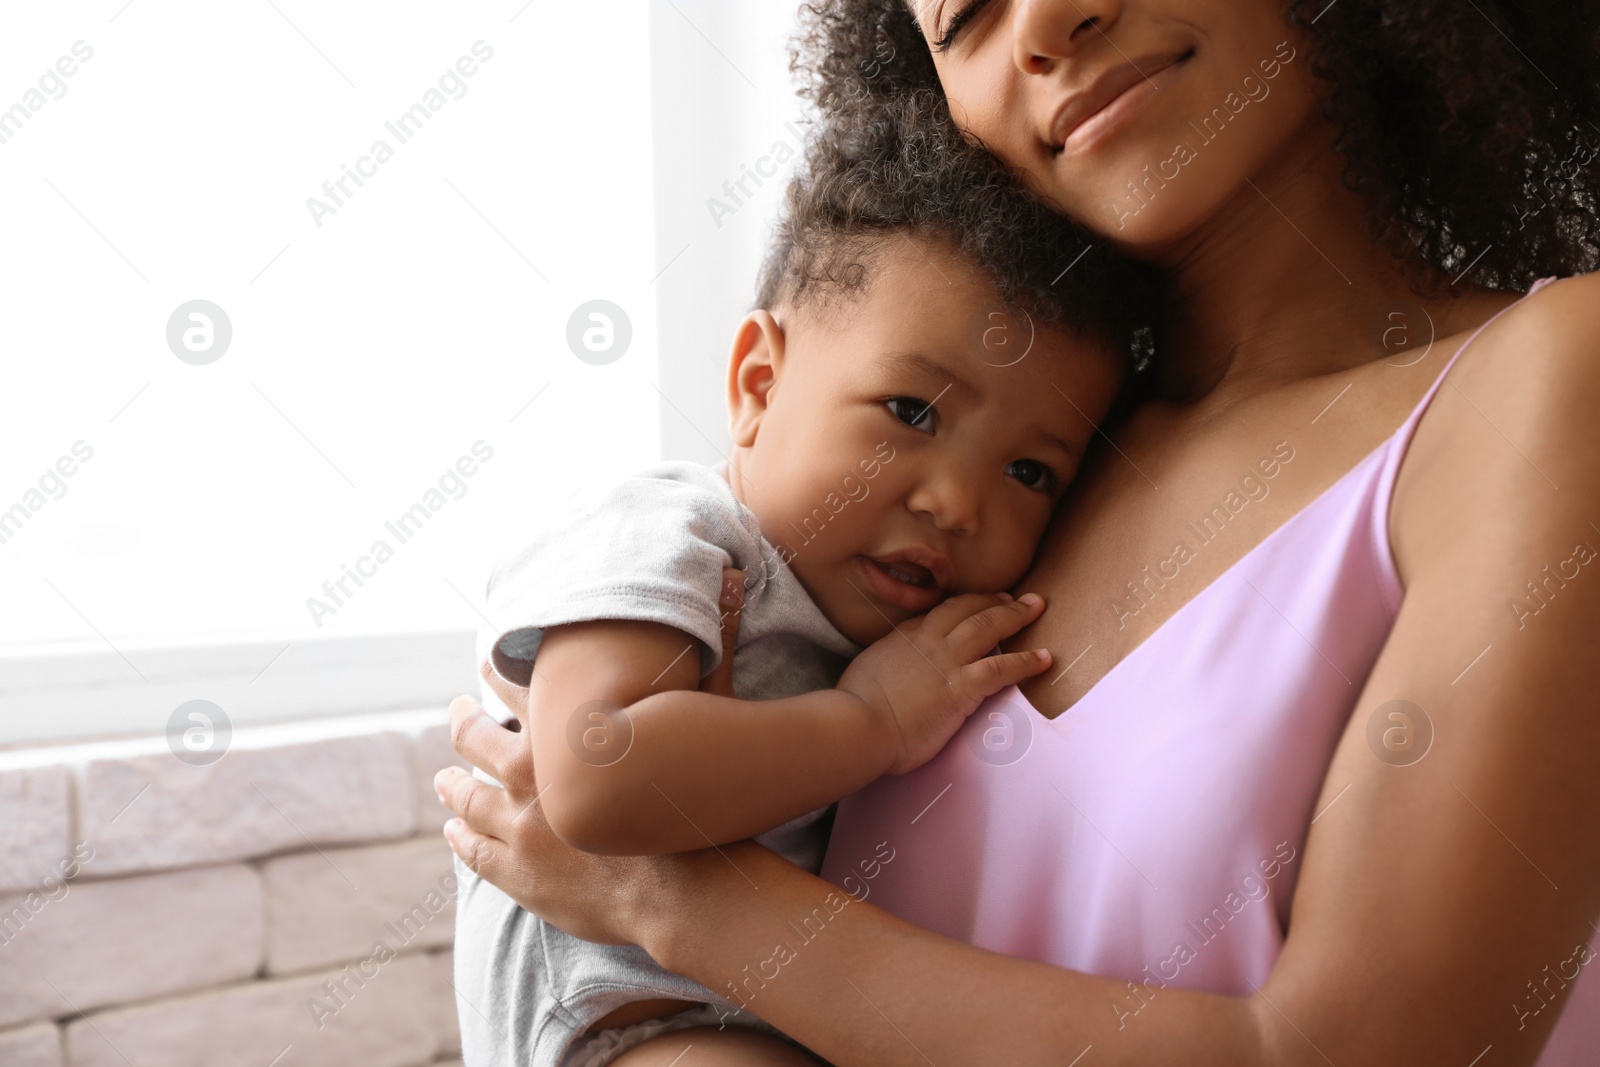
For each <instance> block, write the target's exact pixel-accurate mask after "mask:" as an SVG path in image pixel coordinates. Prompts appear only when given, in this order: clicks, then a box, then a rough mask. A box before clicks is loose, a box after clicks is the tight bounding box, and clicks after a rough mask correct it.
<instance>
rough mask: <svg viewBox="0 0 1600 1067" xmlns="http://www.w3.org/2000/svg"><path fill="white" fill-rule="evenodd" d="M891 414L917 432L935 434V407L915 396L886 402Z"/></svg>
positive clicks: (899, 397)
mask: <svg viewBox="0 0 1600 1067" xmlns="http://www.w3.org/2000/svg"><path fill="white" fill-rule="evenodd" d="M884 405H885V406H886V407H887V408H888V409H889V414H891V415H893V416H894V417H895V418H897V419H899V420H900V421H901V422H903V423H905V424H906V425H907V426H910V427H911V428H913V429H916V430H922V431H925V432H927V433H932V432H933V417H934V414H935V411H934V408H933V405H932V404H930V403H928V402H927V401H926V400H918V399H917V398H916V397H914V396H893V397H890V398H889V399H888V400H885V401H884Z"/></svg>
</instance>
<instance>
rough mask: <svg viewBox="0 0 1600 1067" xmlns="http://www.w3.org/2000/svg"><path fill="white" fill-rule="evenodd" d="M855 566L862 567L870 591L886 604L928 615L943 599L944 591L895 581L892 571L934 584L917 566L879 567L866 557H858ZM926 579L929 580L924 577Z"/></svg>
mask: <svg viewBox="0 0 1600 1067" xmlns="http://www.w3.org/2000/svg"><path fill="white" fill-rule="evenodd" d="M855 562H856V563H857V564H859V565H860V569H861V575H862V579H863V580H864V581H865V582H866V585H867V589H868V590H869V591H870V592H871V593H872V595H873V596H875V597H877V598H878V599H879V600H881V601H883V602H884V603H885V604H889V605H892V606H894V607H897V608H903V609H904V610H906V611H911V612H915V613H917V614H919V615H920V614H922V613H923V612H925V611H931V610H932V609H933V608H934V607H936V606H937V605H938V604H939V602H940V601H942V600H943V599H944V596H945V594H944V590H942V589H939V588H938V587H936V586H932V585H927V586H924V585H915V584H913V583H912V582H908V581H904V580H903V579H902V578H899V577H896V576H895V574H894V573H892V572H891V569H892V570H893V571H898V572H900V573H901V574H903V575H906V576H908V577H911V576H915V577H916V578H918V579H920V580H924V581H931V580H932V579H931V574H930V573H929V572H928V570H927V568H925V567H919V566H917V565H916V564H914V563H879V562H878V561H877V560H874V559H870V558H868V557H867V556H857V557H856V558H855ZM925 575H927V577H924V576H925Z"/></svg>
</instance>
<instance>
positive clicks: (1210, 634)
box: [822, 278, 1600, 1067]
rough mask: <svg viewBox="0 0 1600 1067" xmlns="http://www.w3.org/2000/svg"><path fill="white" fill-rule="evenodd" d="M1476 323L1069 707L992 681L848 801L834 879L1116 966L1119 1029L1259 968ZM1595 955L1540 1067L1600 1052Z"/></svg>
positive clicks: (1014, 943)
mask: <svg viewBox="0 0 1600 1067" xmlns="http://www.w3.org/2000/svg"><path fill="white" fill-rule="evenodd" d="M1552 280H1554V279H1550V278H1546V279H1542V280H1541V281H1540V282H1539V283H1537V284H1536V285H1535V286H1534V287H1533V289H1532V290H1531V291H1530V295H1531V293H1532V292H1536V291H1538V289H1539V288H1541V287H1542V286H1544V285H1545V284H1547V283H1549V282H1550V281H1552ZM1512 306H1515V305H1512ZM1503 313H1504V312H1502V314H1503ZM1490 321H1493V320H1490ZM1485 325H1487V323H1486V324H1485ZM1479 332H1481V328H1480V331H1479ZM1476 337H1477V333H1474V334H1473V336H1472V338H1469V339H1468V341H1467V343H1466V344H1465V345H1463V346H1462V347H1461V349H1460V350H1458V351H1457V353H1456V354H1455V356H1453V357H1452V358H1451V360H1450V362H1449V363H1448V364H1446V366H1445V368H1444V370H1443V371H1442V372H1441V373H1440V375H1439V377H1438V379H1437V380H1436V381H1435V382H1434V383H1433V386H1432V387H1431V388H1430V389H1429V390H1428V392H1427V394H1426V395H1425V396H1424V397H1423V398H1422V400H1421V402H1420V403H1418V404H1417V406H1416V408H1415V410H1413V411H1412V413H1411V415H1410V417H1408V418H1407V419H1406V421H1405V422H1404V423H1403V424H1402V425H1401V426H1400V428H1399V429H1398V430H1396V431H1395V432H1394V434H1393V435H1392V436H1391V437H1389V438H1388V440H1386V441H1384V442H1383V443H1382V444H1380V445H1379V446H1378V447H1377V448H1376V449H1374V450H1373V451H1372V452H1371V453H1369V454H1368V455H1367V456H1366V457H1365V458H1364V459H1362V460H1361V461H1360V462H1359V463H1357V464H1356V465H1355V467H1353V468H1352V469H1351V470H1350V471H1349V472H1347V473H1346V474H1345V475H1344V476H1343V477H1341V478H1340V479H1339V480H1338V481H1337V482H1335V483H1334V484H1333V485H1332V486H1330V487H1329V488H1328V489H1327V490H1326V491H1324V492H1323V493H1322V495H1321V496H1319V497H1317V498H1316V499H1315V500H1313V501H1312V502H1311V503H1310V504H1308V505H1306V507H1305V508H1303V509H1302V510H1301V511H1300V512H1298V513H1297V514H1296V515H1295V516H1294V517H1293V518H1291V519H1289V521H1288V522H1286V523H1284V524H1283V526H1281V527H1279V528H1278V529H1277V530H1275V531H1274V532H1273V533H1272V534H1270V535H1269V536H1268V537H1267V538H1266V539H1265V540H1263V541H1262V542H1261V543H1260V544H1258V545H1257V546H1256V547H1254V548H1253V549H1251V550H1250V551H1249V552H1248V553H1246V554H1245V556H1244V557H1243V558H1242V559H1240V560H1239V561H1238V562H1237V563H1235V564H1234V565H1233V566H1232V567H1230V568H1229V569H1228V570H1227V571H1225V572H1224V573H1223V574H1222V575H1221V576H1220V577H1218V578H1217V579H1216V580H1215V581H1214V582H1212V583H1211V584H1210V585H1209V586H1207V587H1206V588H1205V589H1203V590H1202V591H1201V592H1200V593H1199V594H1198V595H1196V596H1195V597H1194V599H1193V600H1191V601H1189V602H1188V603H1186V604H1184V605H1183V606H1182V607H1181V608H1180V609H1179V610H1178V611H1177V612H1176V613H1175V614H1174V615H1172V616H1171V617H1170V618H1169V619H1168V620H1167V621H1166V622H1165V623H1163V624H1162V625H1161V626H1160V628H1158V629H1157V630H1156V631H1155V632H1154V633H1152V634H1151V635H1150V636H1149V637H1148V638H1147V639H1146V640H1145V641H1144V642H1143V643H1142V644H1140V645H1139V646H1138V647H1136V648H1135V649H1134V650H1133V651H1132V653H1130V654H1129V655H1128V656H1127V657H1126V658H1125V659H1123V660H1122V661H1121V662H1120V663H1118V664H1117V665H1116V666H1114V667H1113V668H1112V669H1111V671H1110V672H1109V673H1108V674H1106V675H1105V676H1104V677H1103V678H1102V679H1101V680H1100V681H1099V682H1098V683H1097V684H1096V685H1095V686H1094V687H1093V688H1092V689H1091V690H1090V691H1089V692H1088V693H1087V694H1085V695H1084V696H1083V697H1082V699H1080V700H1079V701H1078V702H1077V703H1076V704H1075V705H1073V706H1072V707H1071V708H1069V709H1068V710H1067V711H1066V712H1064V713H1063V714H1061V715H1060V716H1058V717H1057V718H1055V719H1053V720H1052V719H1046V718H1045V717H1044V716H1042V715H1040V714H1039V713H1038V712H1037V711H1035V710H1034V708H1033V707H1032V705H1030V704H1029V703H1028V701H1027V700H1026V699H1024V698H1023V696H1022V695H1021V693H1020V692H1019V691H1018V689H1017V688H1016V687H1014V686H1013V687H1011V688H1008V689H1005V690H1002V691H1001V692H999V693H997V694H995V695H994V696H993V697H991V698H990V699H989V700H987V701H986V702H985V703H984V704H983V705H982V706H981V707H980V708H979V709H978V710H977V711H976V712H974V713H973V715H972V717H971V718H970V719H969V720H968V721H967V723H966V724H965V726H964V727H963V728H962V730H961V731H960V732H959V733H957V734H956V736H955V737H954V738H953V739H952V740H951V741H950V743H949V744H948V745H947V746H946V747H945V748H944V750H943V751H942V752H941V753H940V754H939V755H938V756H936V757H935V758H934V759H933V760H931V761H930V762H928V763H927V764H925V765H924V766H922V767H921V768H919V769H918V770H916V771H913V772H912V773H910V774H907V775H903V776H900V777H895V778H883V779H880V780H878V781H877V782H875V783H873V784H872V785H870V786H868V787H867V788H865V789H863V790H862V791H860V792H859V793H856V794H855V795H853V796H851V797H848V798H846V799H845V800H843V801H842V802H841V803H840V805H839V811H838V815H837V818H836V821H835V824H834V828H833V834H832V838H831V840H830V843H829V847H828V854H827V859H826V862H825V864H824V866H823V870H822V875H823V877H825V878H827V879H829V880H830V881H832V882H834V883H835V884H836V885H839V886H841V887H842V888H844V889H845V890H846V891H848V892H850V893H851V894H852V895H854V896H855V897H856V898H857V899H865V900H870V901H871V902H872V903H874V904H877V905H879V906H881V907H883V908H885V909H887V910H888V911H890V912H893V913H895V914H896V915H899V916H900V917H902V918H904V919H906V920H908V921H910V922H913V923H915V924H917V925H918V926H922V927H924V928H926V929H929V930H932V931H935V932H937V933H940V934H944V935H946V936H948V937H952V938H956V939H959V940H961V941H965V942H968V943H970V944H973V945H977V946H979V947H982V948H986V949H990V950H992V951H995V952H1001V953H1005V954H1006V955H1010V956H1018V957H1023V958H1027V959H1031V960H1037V961H1041V962H1046V963H1053V964H1056V965H1058V966H1061V967H1067V968H1071V969H1073V970H1077V971H1082V972H1085V973H1088V974H1094V975H1100V976H1104V977H1111V978H1121V979H1125V980H1127V982H1128V986H1127V989H1126V995H1125V996H1123V997H1121V998H1120V999H1117V1000H1115V1001H1113V1002H1111V1003H1108V1005H1107V1008H1106V1010H1107V1012H1108V1013H1112V1014H1115V1015H1116V1016H1117V1017H1119V1018H1122V1019H1123V1020H1124V1025H1127V1021H1128V1018H1129V1017H1130V1016H1133V1015H1136V1014H1137V1013H1138V1011H1139V1010H1140V1008H1141V1005H1142V1004H1143V1003H1144V1002H1145V999H1148V997H1149V995H1150V994H1149V993H1148V992H1147V990H1152V989H1159V988H1161V987H1163V986H1172V987H1176V988H1183V989H1193V990H1203V991H1208V992H1213V993H1220V994H1230V995H1244V994H1249V993H1250V992H1252V990H1253V989H1255V988H1257V987H1260V986H1262V985H1263V984H1265V982H1266V981H1267V975H1268V972H1270V971H1271V970H1272V965H1273V962H1274V961H1275V960H1276V959H1277V956H1278V952H1279V951H1280V949H1281V948H1282V946H1283V942H1284V934H1285V930H1286V929H1287V927H1288V920H1289V905H1290V901H1291V899H1292V897H1293V895H1294V887H1295V882H1296V879H1297V876H1298V874H1299V870H1300V867H1301V861H1302V858H1303V854H1304V850H1305V840H1306V836H1307V834H1308V833H1309V831H1310V827H1311V824H1312V822H1313V821H1315V820H1316V819H1317V818H1320V817H1321V813H1319V812H1318V811H1316V810H1314V805H1315V803H1316V800H1317V797H1318V795H1319V792H1320V790H1321V788H1322V784H1323V778H1324V775H1325V774H1326V772H1327V769H1328V766H1329V764H1330V762H1331V761H1332V758H1333V751H1334V747H1335V745H1336V744H1337V742H1338V740H1339V737H1340V735H1341V733H1342V732H1343V730H1344V728H1345V725H1346V722H1347V720H1348V719H1349V717H1350V715H1351V712H1352V710H1353V708H1354V706H1355V703H1356V700H1357V698H1358V696H1359V695H1360V692H1361V689H1362V684H1363V682H1364V681H1365V679H1366V678H1367V675H1368V674H1369V672H1370V671H1371V669H1372V666H1373V664H1374V662H1375V661H1376V659H1377V657H1378V654H1379V652H1380V650H1381V649H1382V647H1383V644H1384V642H1385V640H1386V639H1387V637H1388V635H1389V631H1390V628H1391V626H1392V625H1393V623H1394V620H1395V616H1396V613H1397V611H1398V610H1399V606H1400V600H1401V595H1402V589H1401V585H1400V580H1399V576H1398V573H1397V571H1396V569H1395V563H1394V558H1393V556H1392V554H1391V551H1390V546H1389V537H1388V522H1389V499H1390V493H1391V490H1392V489H1393V486H1394V482H1395V476H1396V473H1397V472H1398V470H1399V468H1400V463H1401V460H1402V458H1403V457H1404V456H1405V452H1406V447H1407V445H1408V444H1409V443H1410V441H1411V436H1412V433H1413V432H1414V431H1415V429H1416V427H1417V423H1418V422H1419V421H1420V420H1421V418H1422V415H1423V413H1424V412H1425V411H1426V409H1427V407H1428V404H1429V402H1430V401H1431V400H1432V399H1433V396H1434V394H1435V393H1436V392H1437V391H1438V389H1439V387H1440V385H1441V384H1442V383H1443V382H1444V379H1445V375H1447V374H1448V373H1449V371H1450V368H1451V366H1453V365H1454V363H1455V361H1456V359H1458V358H1460V354H1461V352H1462V351H1465V350H1466V348H1467V346H1468V345H1470V344H1471V343H1472V341H1473V340H1475V339H1476ZM1201 551H1203V549H1201ZM1424 758H1426V757H1425V756H1424ZM1334 804H1337V799H1335V800H1333V801H1332V802H1330V804H1329V805H1328V809H1329V810H1333V811H1336V810H1337V809H1336V808H1334V807H1333V805H1334ZM1578 966H1579V963H1578V961H1574V962H1573V965H1572V968H1571V969H1572V970H1576V969H1577V967H1578ZM1593 969H1594V968H1583V970H1582V972H1581V973H1579V974H1578V977H1577V987H1576V988H1575V989H1574V990H1572V999H1571V1000H1570V1001H1569V1002H1568V1003H1567V1005H1566V1008H1565V1010H1564V1012H1563V1013H1562V1016H1561V1019H1560V1021H1559V1023H1558V1025H1557V1029H1556V1031H1555V1033H1554V1035H1553V1036H1552V1038H1551V1040H1550V1042H1549V1044H1548V1045H1547V1046H1546V1049H1545V1052H1544V1054H1543V1056H1542V1057H1541V1058H1540V1060H1539V1061H1538V1062H1539V1067H1569V1065H1577V1064H1580V1063H1581V1064H1594V1063H1597V1062H1600V982H1597V980H1596V979H1595V978H1594V977H1593V975H1592V974H1591V973H1589V972H1591V971H1592V970H1593ZM1569 973H1570V971H1569ZM1530 977H1535V978H1542V977H1544V976H1543V975H1540V976H1530ZM1136 987H1137V988H1136ZM1546 988H1551V989H1553V988H1555V987H1554V986H1549V987H1546ZM1141 993H1142V994H1143V996H1142V997H1141ZM1542 1003H1543V1001H1542V1000H1539V999H1535V998H1534V997H1533V995H1532V994H1531V993H1530V995H1529V996H1528V997H1527V998H1526V1003H1524V1004H1521V1005H1520V1007H1519V1006H1514V1005H1511V1004H1509V1003H1508V1005H1507V1008H1506V1011H1507V1013H1508V1017H1509V1016H1510V1013H1512V1012H1514V1011H1525V1012H1529V1013H1532V1012H1533V1011H1535V1009H1536V1008H1537V1007H1538V1005H1540V1004H1542ZM1548 1010H1554V1008H1550V1009H1548ZM1519 1017H1520V1016H1519Z"/></svg>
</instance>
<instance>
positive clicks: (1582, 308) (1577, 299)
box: [1485, 273, 1600, 382]
mask: <svg viewBox="0 0 1600 1067" xmlns="http://www.w3.org/2000/svg"><path fill="white" fill-rule="evenodd" d="M1486 333H1487V331H1486ZM1485 341H1486V342H1488V343H1487V344H1486V345H1485V348H1486V349H1488V352H1487V353H1486V356H1487V358H1488V359H1489V360H1491V361H1493V362H1495V363H1516V362H1518V361H1520V362H1521V364H1522V365H1523V369H1524V370H1526V371H1527V372H1528V373H1543V374H1561V375H1564V376H1566V375H1570V376H1572V377H1573V378H1575V379H1577V380H1581V381H1588V382H1593V381H1596V380H1600V359H1596V354H1597V349H1600V273H1594V274H1574V275H1571V276H1569V277H1565V278H1557V279H1555V280H1553V281H1550V282H1548V283H1547V284H1545V285H1543V286H1542V287H1541V288H1540V289H1539V291H1538V292H1535V293H1531V294H1530V295H1529V296H1528V297H1527V298H1526V299H1524V300H1523V301H1521V302H1520V303H1519V304H1518V305H1517V306H1515V307H1513V308H1512V309H1511V311H1510V313H1508V314H1507V315H1505V323H1504V326H1503V328H1502V329H1501V330H1499V331H1497V334H1496V336H1494V337H1493V338H1490V337H1487V336H1486V337H1485Z"/></svg>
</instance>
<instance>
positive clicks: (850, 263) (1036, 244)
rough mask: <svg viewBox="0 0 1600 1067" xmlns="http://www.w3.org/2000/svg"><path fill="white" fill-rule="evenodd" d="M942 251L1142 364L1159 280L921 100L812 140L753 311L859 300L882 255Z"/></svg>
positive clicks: (882, 108) (887, 105)
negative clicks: (920, 244)
mask: <svg viewBox="0 0 1600 1067" xmlns="http://www.w3.org/2000/svg"><path fill="white" fill-rule="evenodd" d="M910 237H922V238H935V239H939V240H942V241H944V242H945V243H946V244H947V245H949V246H950V247H952V248H953V249H954V250H956V251H957V252H958V253H959V254H961V255H962V256H964V257H965V258H967V259H968V260H970V261H971V262H972V263H973V264H975V265H976V266H977V267H979V268H980V269H981V270H982V271H983V272H984V273H985V274H987V275H988V277H989V279H990V281H991V282H992V283H993V285H994V287H995V290H996V292H997V294H998V296H999V297H1000V299H1001V300H1002V301H1004V302H1005V303H1006V304H1007V305H1009V306H1011V307H1013V308H1020V309H1025V310H1026V311H1027V312H1028V314H1030V315H1031V316H1033V318H1034V319H1035V321H1037V322H1039V323H1042V324H1045V325H1050V326H1057V327H1063V328H1067V329H1070V330H1073V331H1077V332H1081V333H1084V334H1087V335H1089V336H1092V337H1095V338H1096V339H1098V340H1104V341H1106V342H1107V343H1110V344H1112V345H1114V346H1115V347H1117V348H1118V349H1119V350H1120V351H1124V352H1127V353H1129V354H1130V358H1131V359H1132V362H1133V364H1134V365H1135V366H1137V365H1138V364H1139V363H1140V358H1139V354H1138V352H1137V351H1136V350H1135V349H1134V346H1133V339H1134V336H1135V331H1136V329H1137V328H1138V327H1139V326H1140V325H1141V324H1142V323H1144V322H1146V321H1148V315H1147V314H1146V312H1147V310H1148V309H1149V308H1150V307H1152V306H1154V291H1155V290H1154V280H1155V273H1154V272H1153V271H1151V270H1150V269H1149V268H1147V267H1144V266H1141V265H1139V264H1135V263H1130V262H1127V261H1125V260H1123V259H1122V258H1121V257H1118V256H1115V255H1113V254H1112V253H1111V252H1110V250H1109V249H1108V248H1106V247H1105V245H1104V244H1103V243H1101V242H1100V241H1099V240H1097V239H1096V238H1094V237H1093V236H1092V235H1090V234H1089V233H1088V232H1087V231H1085V230H1083V229H1081V228H1080V227H1079V226H1078V225H1077V224H1076V223H1074V222H1072V221H1071V220H1070V219H1068V218H1067V217H1066V216H1065V215H1063V214H1061V213H1059V212H1058V211H1055V210H1052V209H1051V207H1050V206H1049V205H1048V204H1047V203H1046V202H1045V201H1043V200H1041V199H1040V198H1039V197H1038V196H1036V195H1034V194H1033V193H1032V192H1031V191H1030V190H1029V189H1028V188H1027V187H1026V186H1025V185H1024V184H1023V182H1022V181H1021V180H1020V179H1019V178H1018V177H1017V176H1016V175H1014V174H1013V173H1011V171H1010V170H1008V169H1007V168H1006V167H1005V166H1004V165H1003V164H1002V163H1001V162H1000V161H999V160H997V159H996V158H995V157H994V156H992V155H991V154H990V153H989V152H988V151H986V150H984V149H983V148H982V147H981V146H979V145H977V144H975V143H973V142H972V141H970V140H969V139H968V138H967V137H966V136H965V135H964V134H963V133H962V132H961V130H960V128H959V127H958V126H957V125H956V123H955V121H954V120H953V119H952V118H951V117H950V109H949V106H948V104H946V102H945V100H944V97H943V96H942V95H941V94H939V93H937V92H933V91H928V90H921V91H917V92H907V93H902V94H899V95H898V96H895V97H893V98H889V99H884V100H880V101H877V102H876V103H874V104H870V105H863V106H858V107H855V108H851V109H850V110H849V111H847V112H841V113H839V114H836V115H833V116H830V117H829V118H828V119H827V120H825V121H823V122H820V123H818V124H817V125H816V126H815V127H813V129H812V130H811V131H810V133H809V135H808V136H807V139H806V147H805V152H804V155H803V158H802V163H801V165H800V166H799V168H798V170H797V171H796V173H795V176H794V177H793V178H792V179H791V180H790V182H789V185H788V189H787V191H786V193H785V196H784V203H783V209H782V214H781V216H780V218H779V221H778V224H777V229H776V233H775V235H774V238H773V241H772V244H771V246H770V249H769V251H768V253H767V257H766V261H765V263H764V264H763V266H762V269H761V274H760V278H759V280H758V283H757V287H758V291H757V294H756V306H758V307H764V308H776V307H779V306H789V307H801V306H805V305H807V304H811V303H820V304H827V303H830V302H833V301H837V300H839V299H847V298H850V297H852V296H854V295H857V294H859V293H860V292H861V291H862V289H863V288H864V287H865V286H866V285H867V284H868V283H869V282H870V279H871V274H872V269H873V267H874V266H875V265H876V264H877V263H878V262H879V259H878V257H879V256H880V255H881V254H882V253H885V252H888V251H893V250H896V249H897V248H898V247H900V246H902V244H903V242H904V240H905V239H906V238H910Z"/></svg>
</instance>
